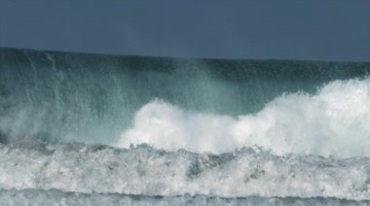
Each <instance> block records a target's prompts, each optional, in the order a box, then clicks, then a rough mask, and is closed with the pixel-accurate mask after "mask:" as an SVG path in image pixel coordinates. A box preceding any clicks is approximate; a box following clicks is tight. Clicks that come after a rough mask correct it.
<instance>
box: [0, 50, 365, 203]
mask: <svg viewBox="0 0 370 206" xmlns="http://www.w3.org/2000/svg"><path fill="white" fill-rule="evenodd" d="M369 73H370V63H366V62H315V61H293V60H215V59H184V58H163V57H141V56H118V55H103V54H101V55H99V54H78V53H63V52H51V51H37V50H28V49H12V48H0V199H1V204H2V205H370V149H369V148H370V76H369Z"/></svg>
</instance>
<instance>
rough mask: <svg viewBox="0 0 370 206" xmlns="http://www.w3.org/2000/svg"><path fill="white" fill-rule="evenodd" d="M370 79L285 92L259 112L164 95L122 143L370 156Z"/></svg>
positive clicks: (201, 149) (202, 149)
mask: <svg viewBox="0 0 370 206" xmlns="http://www.w3.org/2000/svg"><path fill="white" fill-rule="evenodd" d="M369 105H370V79H369V78H366V79H364V80H358V79H355V80H348V81H334V82H331V83H329V84H327V85H325V86H324V87H322V88H321V89H320V90H319V91H318V93H317V94H314V95H310V94H307V93H302V92H301V93H292V94H284V95H282V96H280V97H278V98H276V99H275V100H273V101H272V102H270V103H268V104H267V105H266V106H265V108H264V109H263V110H261V111H260V112H258V113H256V114H249V115H242V116H238V117H236V118H234V117H232V116H225V115H216V114H208V113H199V112H192V111H187V110H184V109H181V108H179V107H177V106H175V105H172V104H170V103H167V102H165V101H161V100H155V101H152V102H150V103H149V104H147V105H145V106H144V107H142V108H141V109H140V110H139V111H138V113H137V114H136V116H135V119H134V123H133V127H132V128H131V129H129V130H128V131H126V132H124V134H123V135H122V138H121V140H120V141H119V142H118V143H117V145H118V146H122V147H128V146H129V145H130V144H142V143H147V144H149V145H152V146H154V147H156V148H160V149H165V150H178V149H185V150H188V151H193V152H212V153H223V152H231V151H233V150H234V149H236V148H240V147H243V146H248V147H252V146H259V147H263V148H264V149H266V150H271V151H272V152H274V153H275V154H279V155H282V154H288V153H301V154H316V155H322V156H329V155H333V156H335V157H340V158H345V157H354V156H370V150H369V149H368V148H370V126H369V125H370V106H369Z"/></svg>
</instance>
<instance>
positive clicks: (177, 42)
mask: <svg viewBox="0 0 370 206" xmlns="http://www.w3.org/2000/svg"><path fill="white" fill-rule="evenodd" d="M0 46H2V47H16V48H31V49H42V50H58V51H71V52H87V53H108V54H124V55H145V56H146V55H149V56H172V57H198V58H199V57H200V58H231V59H301V60H332V61H333V60H334V61H368V62H370V1H369V0H302V1H298V0H279V1H276V0H258V1H257V0H255V1H252V0H249V1H248V0H222V1H221V0H203V1H199V0H186V1H184V0H156V1H153V0H121V1H120V0H105V1H102V0H73V1H72V0H63V1H62V0H59V1H56V0H55V1H54V0H32V1H30V0H0Z"/></svg>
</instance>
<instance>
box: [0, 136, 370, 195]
mask: <svg viewBox="0 0 370 206" xmlns="http://www.w3.org/2000/svg"><path fill="white" fill-rule="evenodd" d="M0 146H1V147H0V165H2V167H0V189H4V190H9V189H20V190H22V189H42V190H49V189H58V190H62V191H65V192H77V193H92V192H97V193H119V194H133V195H135V194H136V195H148V196H156V195H160V196H178V195H184V194H189V195H207V196H218V197H230V198H234V197H235V198H236V197H249V196H260V197H289V196H290V197H299V198H309V197H325V198H330V197H332V198H339V199H351V200H368V199H369V197H370V184H369V182H370V181H369V177H370V173H369V171H370V160H369V159H368V158H351V159H346V160H336V159H330V158H323V157H318V156H312V155H311V156H299V155H294V154H291V155H289V156H283V157H282V156H275V155H272V154H271V153H269V152H266V151H264V150H259V149H257V148H255V149H251V148H249V149H244V150H240V151H235V152H234V153H224V154H220V155H213V154H207V153H203V154H197V153H190V152H187V151H185V150H179V151H176V152H166V151H163V150H156V149H153V148H151V147H148V146H139V147H135V148H131V149H114V148H111V147H107V146H102V145H95V146H94V145H84V144H80V143H73V144H72V143H71V144H66V145H54V146H52V145H42V146H40V145H39V146H35V147H34V148H23V147H22V146H21V145H17V146H16V147H12V146H6V145H0Z"/></svg>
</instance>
